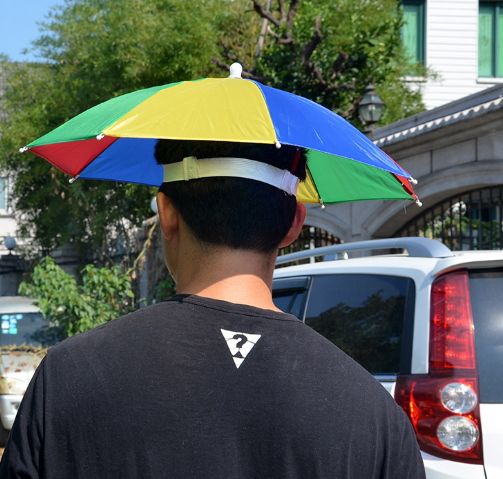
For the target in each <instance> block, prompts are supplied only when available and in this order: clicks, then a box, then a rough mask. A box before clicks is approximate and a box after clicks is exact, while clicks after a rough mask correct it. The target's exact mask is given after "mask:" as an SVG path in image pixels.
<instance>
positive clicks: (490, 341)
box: [469, 269, 503, 403]
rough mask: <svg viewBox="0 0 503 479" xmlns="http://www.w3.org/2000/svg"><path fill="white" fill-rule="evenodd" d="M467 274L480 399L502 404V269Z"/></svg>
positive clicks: (485, 401)
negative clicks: (468, 277)
mask: <svg viewBox="0 0 503 479" xmlns="http://www.w3.org/2000/svg"><path fill="white" fill-rule="evenodd" d="M469 275H470V297H471V303H472V311H473V323H474V326H475V348H476V350H477V367H478V373H479V388H480V401H481V402H482V403H503V269H497V270H479V271H470V272H469Z"/></svg>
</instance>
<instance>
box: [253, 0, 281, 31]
mask: <svg viewBox="0 0 503 479" xmlns="http://www.w3.org/2000/svg"><path fill="white" fill-rule="evenodd" d="M253 9H254V10H255V11H256V12H257V13H258V14H259V15H260V16H261V17H262V18H266V19H267V20H269V21H270V22H271V23H272V24H274V25H276V26H277V27H279V26H280V24H281V23H280V21H279V20H278V19H276V18H275V17H274V15H272V14H271V13H270V12H268V11H267V10H266V9H265V8H264V7H263V5H262V4H261V3H260V2H259V1H258V0H253Z"/></svg>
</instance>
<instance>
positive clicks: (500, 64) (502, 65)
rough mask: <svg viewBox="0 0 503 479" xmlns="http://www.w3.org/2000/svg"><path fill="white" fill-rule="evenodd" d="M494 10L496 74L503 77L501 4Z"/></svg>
mask: <svg viewBox="0 0 503 479" xmlns="http://www.w3.org/2000/svg"><path fill="white" fill-rule="evenodd" d="M496 8H497V10H496V14H497V18H496V21H497V22H498V23H497V25H496V35H495V37H496V45H495V49H496V55H495V56H496V76H497V77H503V5H502V4H499V5H498V6H497V7H496Z"/></svg>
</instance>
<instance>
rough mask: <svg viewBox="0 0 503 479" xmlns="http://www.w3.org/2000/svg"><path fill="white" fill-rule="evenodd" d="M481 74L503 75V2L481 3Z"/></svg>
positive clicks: (487, 75)
mask: <svg viewBox="0 0 503 479" xmlns="http://www.w3.org/2000/svg"><path fill="white" fill-rule="evenodd" d="M479 76H480V77H501V76H503V2H480V4H479Z"/></svg>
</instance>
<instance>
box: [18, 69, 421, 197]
mask: <svg viewBox="0 0 503 479" xmlns="http://www.w3.org/2000/svg"><path fill="white" fill-rule="evenodd" d="M235 65H236V64H235ZM235 65H233V69H231V76H230V77H229V78H205V79H201V80H196V81H182V82H177V83H171V84H168V85H162V86H157V87H152V88H147V89H144V90H139V91H135V92H132V93H128V94H125V95H122V96H118V97H115V98H112V99H110V100H108V101H105V102H104V103H101V104H99V105H96V106H95V107H93V108H90V109H89V110H86V111H84V112H83V113H81V114H80V115H77V116H76V117H74V118H72V119H71V120H69V121H67V122H66V123H64V124H63V125H61V126H59V127H58V128H56V129H54V130H52V131H51V132H49V133H47V134H46V135H44V136H42V137H40V138H38V139H37V140H35V141H33V142H32V143H30V144H29V145H27V146H26V147H24V148H23V149H22V150H23V151H24V150H30V151H32V152H33V153H35V154H36V155H38V156H40V157H42V158H44V159H46V160H47V161H49V162H50V163H51V164H52V165H54V166H56V167H57V168H59V169H60V170H62V171H63V172H65V173H67V174H69V175H71V176H72V177H74V178H77V177H79V178H84V179H94V180H112V181H123V182H129V183H140V184H146V185H152V186H159V185H160V184H162V182H163V174H164V172H163V168H162V166H160V165H158V164H157V162H156V160H155V157H154V149H155V145H156V143H157V140H159V139H177V140H206V141H229V142H244V143H263V144H275V145H276V146H277V147H278V148H280V147H281V145H282V144H287V145H292V146H297V147H301V148H306V149H307V150H308V154H307V157H308V161H307V168H308V174H307V179H306V181H304V182H302V183H301V185H300V187H299V190H298V193H297V197H298V199H299V200H300V201H303V202H307V203H321V204H326V203H338V202H344V201H357V200H367V199H409V200H411V199H417V196H416V195H415V193H414V191H413V189H412V187H411V185H410V183H409V181H408V180H409V179H411V177H410V175H409V174H408V173H407V172H406V171H405V170H404V169H403V168H401V167H400V165H398V164H397V163H396V162H394V161H393V160H392V159H391V158H390V157H389V156H388V155H387V154H386V153H384V152H383V151H382V150H380V149H379V148H378V147H376V146H375V145H374V144H373V143H372V142H371V141H370V140H369V139H368V138H367V137H366V136H365V135H363V134H362V133H360V132H359V131H358V130H357V129H356V128H354V127H353V126H352V125H351V124H349V123H348V122H347V121H346V120H344V119H343V118H341V117H340V116H338V115H337V114H335V113H333V112H332V111H330V110H328V109H326V108H324V107H323V106H321V105H318V104H317V103H315V102H312V101H311V100H308V99H306V98H303V97H300V96H298V95H294V94H292V93H288V92H285V91H282V90H278V89H275V88H272V87H268V86H265V85H263V84H261V83H259V82H256V81H252V80H246V79H241V77H240V66H235ZM229 161H232V160H231V159H230V160H229Z"/></svg>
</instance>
